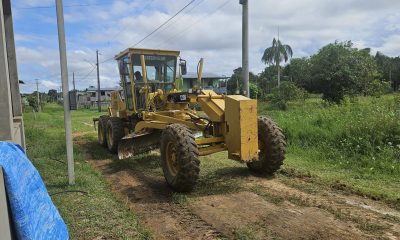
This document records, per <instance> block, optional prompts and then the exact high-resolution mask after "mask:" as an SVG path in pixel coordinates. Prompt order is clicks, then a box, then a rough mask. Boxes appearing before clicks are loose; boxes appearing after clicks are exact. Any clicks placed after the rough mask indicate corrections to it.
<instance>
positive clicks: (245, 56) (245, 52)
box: [239, 0, 250, 97]
mask: <svg viewBox="0 0 400 240" xmlns="http://www.w3.org/2000/svg"><path fill="white" fill-rule="evenodd" d="M239 3H240V4H242V6H243V12H242V74H243V95H245V96H247V97H250V90H249V4H248V0H239Z"/></svg>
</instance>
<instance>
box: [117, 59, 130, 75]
mask: <svg viewBox="0 0 400 240" xmlns="http://www.w3.org/2000/svg"><path fill="white" fill-rule="evenodd" d="M127 65H128V64H127V63H126V62H125V61H124V60H119V62H118V68H119V74H120V75H129V70H128V68H127Z"/></svg>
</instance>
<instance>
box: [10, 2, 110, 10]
mask: <svg viewBox="0 0 400 240" xmlns="http://www.w3.org/2000/svg"><path fill="white" fill-rule="evenodd" d="M109 4H110V3H87V4H72V5H65V6H64V8H72V7H91V6H101V5H109ZM55 7H56V5H49V6H32V7H15V8H14V9H18V10H30V9H50V8H55Z"/></svg>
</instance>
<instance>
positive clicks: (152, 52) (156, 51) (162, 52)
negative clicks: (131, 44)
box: [114, 48, 180, 60]
mask: <svg viewBox="0 0 400 240" xmlns="http://www.w3.org/2000/svg"><path fill="white" fill-rule="evenodd" d="M128 53H133V54H144V55H167V56H176V57H177V56H179V54H180V52H179V51H174V50H162V49H146V48H127V49H125V50H124V51H122V52H120V53H118V54H117V55H115V57H114V59H115V60H119V59H120V58H122V57H124V56H126V55H127V54H128Z"/></svg>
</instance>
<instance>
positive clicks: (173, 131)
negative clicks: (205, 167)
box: [160, 124, 200, 192]
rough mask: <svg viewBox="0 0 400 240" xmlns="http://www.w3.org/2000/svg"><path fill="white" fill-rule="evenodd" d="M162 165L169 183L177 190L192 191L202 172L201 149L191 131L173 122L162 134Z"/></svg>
mask: <svg viewBox="0 0 400 240" xmlns="http://www.w3.org/2000/svg"><path fill="white" fill-rule="evenodd" d="M160 152H161V166H162V169H163V172H164V177H165V179H166V181H167V183H168V184H169V185H170V186H171V188H172V189H174V190H175V191H177V192H188V191H191V190H192V189H193V188H194V186H195V185H196V183H197V179H198V178H199V172H200V160H199V151H198V149H197V144H196V142H195V139H194V136H193V134H192V133H191V131H190V130H189V129H188V128H187V127H186V126H184V125H181V124H171V125H169V126H167V127H166V128H165V129H164V130H163V133H162V136H161V148H160Z"/></svg>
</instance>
